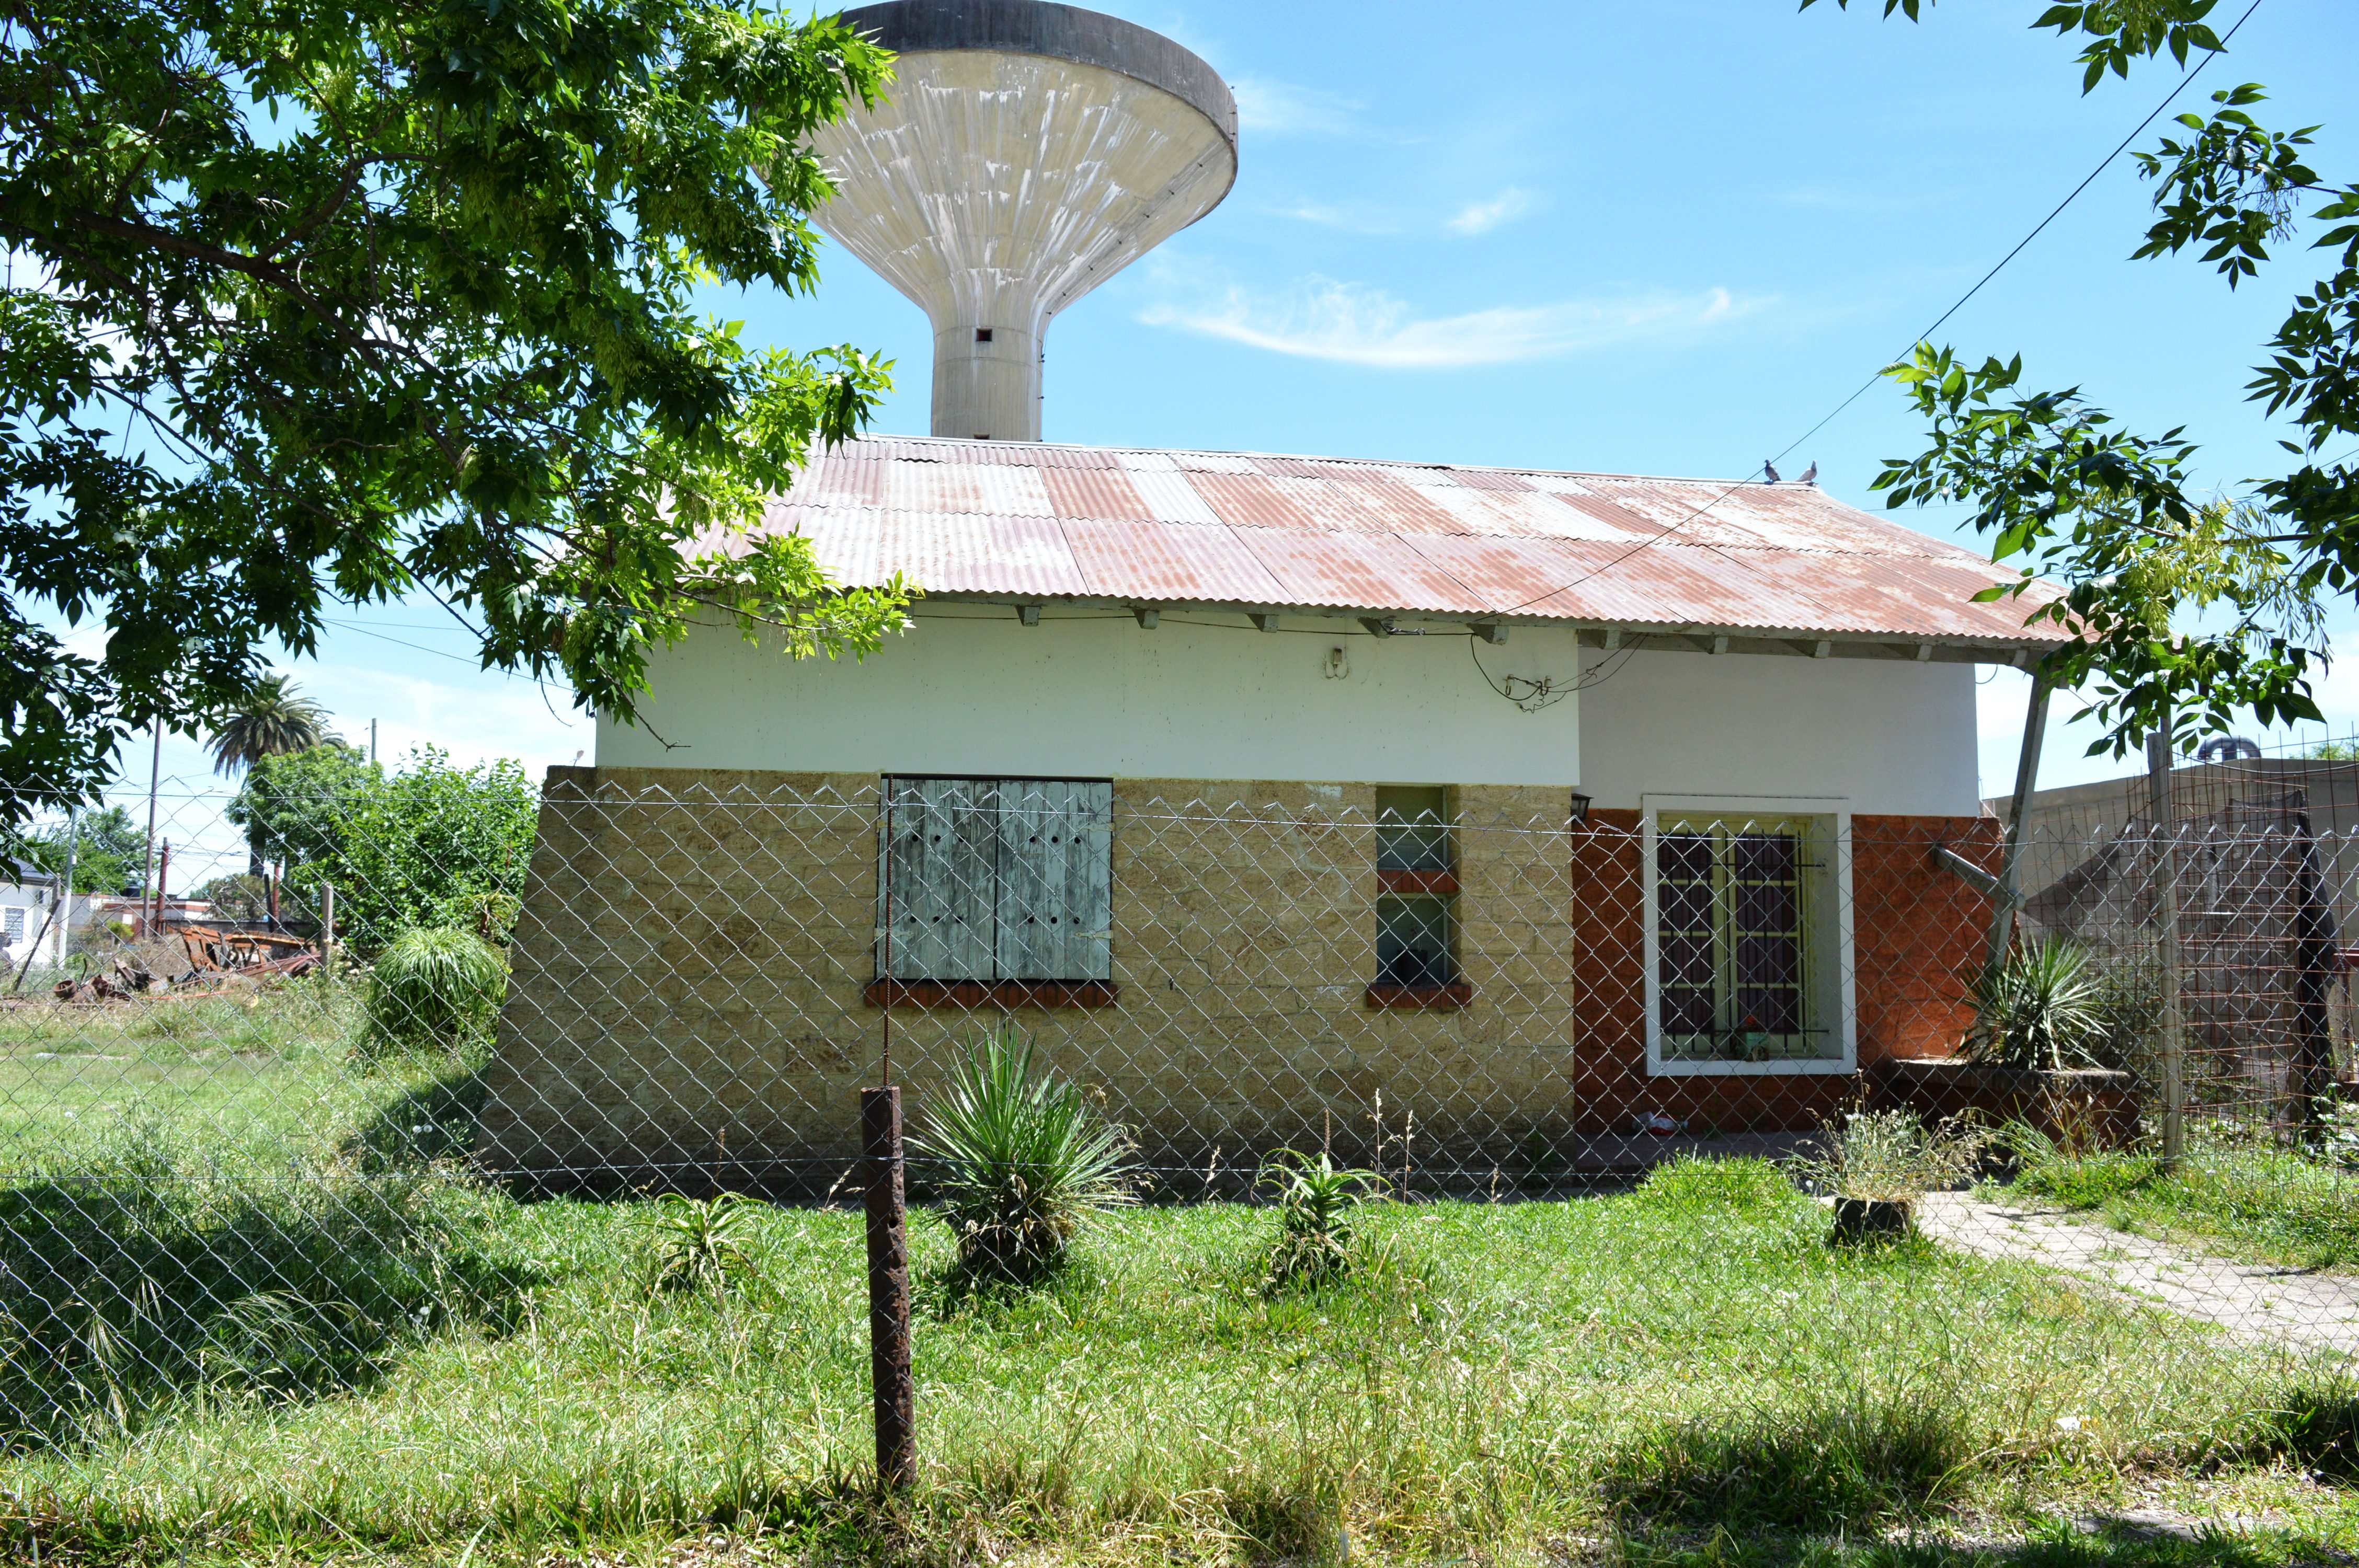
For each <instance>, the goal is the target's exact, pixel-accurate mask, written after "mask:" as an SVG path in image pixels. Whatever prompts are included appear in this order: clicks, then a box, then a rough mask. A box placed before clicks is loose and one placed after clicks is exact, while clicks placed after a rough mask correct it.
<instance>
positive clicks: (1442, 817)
mask: <svg viewBox="0 0 2359 1568" xmlns="http://www.w3.org/2000/svg"><path fill="white" fill-rule="evenodd" d="M1449 810H1450V806H1449V793H1448V792H1447V791H1445V790H1442V789H1440V788H1432V789H1427V788H1416V789H1380V790H1378V791H1376V870H1378V871H1448V870H1450V868H1451V859H1450V815H1449Z"/></svg>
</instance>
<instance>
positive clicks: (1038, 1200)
mask: <svg viewBox="0 0 2359 1568" xmlns="http://www.w3.org/2000/svg"><path fill="white" fill-rule="evenodd" d="M922 1127H923V1130H922V1131H920V1132H919V1134H918V1135H916V1136H914V1137H912V1138H911V1139H910V1140H909V1146H910V1149H911V1151H912V1152H915V1153H916V1154H917V1156H918V1158H919V1167H920V1171H921V1173H923V1174H924V1175H925V1177H926V1178H927V1179H928V1180H929V1181H930V1182H931V1183H932V1184H933V1187H934V1191H935V1193H936V1195H937V1198H938V1201H939V1203H940V1209H941V1215H942V1218H943V1219H944V1220H945V1221H947V1222H948V1223H949V1225H950V1227H951V1235H952V1236H953V1237H954V1238H956V1240H957V1244H958V1267H959V1269H960V1270H961V1271H962V1272H963V1273H965V1274H966V1275H968V1276H969V1277H971V1278H975V1279H993V1280H1003V1281H1014V1282H1017V1283H1022V1282H1025V1281H1031V1280H1035V1279H1038V1278H1039V1277H1040V1276H1041V1275H1043V1274H1045V1273H1047V1272H1049V1271H1051V1270H1053V1269H1054V1268H1056V1266H1057V1265H1058V1264H1059V1263H1060V1262H1061V1261H1063V1260H1064V1257H1065V1253H1066V1249H1068V1248H1069V1247H1070V1246H1071V1244H1072V1240H1073V1238H1074V1237H1075V1236H1076V1235H1078V1234H1079V1233H1080V1231H1081V1229H1082V1227H1083V1226H1085V1225H1087V1224H1088V1223H1089V1221H1090V1219H1091V1218H1092V1217H1093V1216H1095V1215H1097V1214H1099V1213H1101V1212H1102V1211H1103V1210H1105V1209H1108V1208H1113V1207H1115V1206H1119V1205H1122V1204H1127V1203H1132V1202H1135V1201H1136V1191H1135V1190H1134V1187H1133V1184H1132V1178H1131V1141H1130V1137H1129V1134H1128V1133H1127V1132H1125V1130H1124V1129H1123V1128H1122V1127H1121V1126H1120V1125H1119V1124H1117V1123H1115V1122H1114V1121H1112V1120H1109V1119H1107V1118H1106V1117H1105V1116H1104V1115H1103V1114H1102V1113H1100V1112H1099V1111H1098V1109H1097V1108H1095V1107H1093V1106H1092V1105H1091V1104H1090V1103H1089V1101H1088V1099H1087V1098H1085V1097H1084V1096H1083V1095H1082V1089H1081V1087H1080V1086H1079V1085H1077V1084H1073V1083H1070V1082H1067V1081H1065V1080H1063V1079H1060V1078H1059V1077H1058V1076H1056V1075H1055V1074H1053V1073H1050V1072H1046V1071H1043V1072H1040V1073H1038V1074H1036V1073H1034V1071H1033V1068H1032V1043H1031V1042H1030V1041H1029V1040H1027V1039H1026V1038H1025V1037H1024V1035H1023V1034H1022V1033H1021V1032H1019V1031H1018V1030H1016V1028H1015V1027H1014V1026H1013V1025H1009V1026H1006V1027H1003V1028H999V1029H995V1030H993V1031H992V1032H991V1033H987V1034H984V1035H983V1036H981V1037H980V1038H978V1039H975V1040H973V1041H971V1042H970V1043H969V1044H968V1045H967V1047H966V1050H965V1052H964V1053H963V1056H962V1060H961V1062H960V1064H959V1065H958V1066H956V1067H955V1068H953V1069H952V1070H951V1076H950V1081H949V1082H948V1083H947V1084H945V1085H944V1086H943V1087H942V1089H941V1091H940V1094H939V1096H938V1097H937V1098H935V1099H933V1100H932V1101H930V1102H929V1104H928V1105H927V1107H926V1108H925V1114H924V1119H923V1123H922Z"/></svg>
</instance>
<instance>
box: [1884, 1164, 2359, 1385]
mask: <svg viewBox="0 0 2359 1568" xmlns="http://www.w3.org/2000/svg"><path fill="white" fill-rule="evenodd" d="M1917 1226H1918V1228H1919V1229H1920V1230H1922V1231H1923V1232H1924V1233H1925V1234H1926V1235H1927V1236H1929V1237H1930V1238H1933V1239H1934V1240H1936V1241H1939V1242H1941V1243H1942V1244H1944V1245H1946V1246H1950V1247H1955V1248H1959V1249H1962V1250H1964V1251H1968V1252H1977V1253H1980V1254H1982V1255H1983V1256H1984V1257H1986V1258H2016V1259H2020V1260H2024V1261H2026V1262H2031V1263H2040V1264H2044V1265H2046V1266H2047V1267H2049V1268H2051V1269H2056V1270H2059V1271H2062V1272H2064V1273H2068V1274H2072V1275H2075V1276H2077V1277H2079V1278H2081V1279H2082V1280H2086V1281H2090V1282H2091V1283H2093V1284H2096V1285H2099V1286H2103V1287H2104V1288H2106V1289H2109V1290H2112V1291H2115V1292H2119V1293H2121V1294H2123V1295H2126V1296H2130V1297H2133V1298H2135V1299H2136V1300H2138V1301H2143V1302H2150V1303H2154V1304H2155V1305H2157V1306H2161V1307H2167V1308H2169V1310H2170V1311H2172V1312H2175V1313H2179V1314H2181V1315H2183V1316H2187V1317H2194V1318H2201V1319H2203V1320H2205V1321H2206V1322H2210V1323H2216V1324H2219V1325H2222V1326H2223V1327H2224V1328H2227V1329H2229V1330H2231V1331H2233V1332H2234V1333H2237V1334H2242V1335H2247V1336H2254V1337H2259V1338H2270V1339H2279V1340H2287V1341H2290V1342H2292V1343H2295V1344H2299V1345H2305V1346H2321V1347H2322V1348H2326V1349H2331V1350H2338V1351H2341V1352H2343V1354H2345V1355H2354V1354H2359V1275H2352V1274H2329V1273H2320V1272H2315V1271H2307V1270H2299V1269H2285V1268H2279V1267H2277V1266H2275V1265H2271V1264H2266V1263H2236V1262H2231V1261H2229V1260H2226V1259H2223V1258H2212V1257H2207V1256H2205V1255H2204V1254H2202V1253H2200V1252H2191V1251H2189V1250H2187V1249H2183V1248H2179V1247H2174V1246H2171V1245H2169V1243H2167V1242H2162V1241H2157V1240H2155V1239H2153V1238H2150V1237H2145V1236H2132V1235H2129V1234H2127V1233H2125V1232H2124V1231H2119V1230H2114V1229H2112V1228H2110V1227H2107V1226H2106V1225H2105V1224H2104V1222H2103V1220H2101V1219H2098V1218H2096V1217H2074V1216H2072V1215H2071V1214H2069V1213H2067V1212H2065V1211H2062V1210H2058V1209H2047V1208H2038V1207H2034V1206H2028V1205H2023V1204H2016V1203H1988V1202H1984V1200H1982V1199H1980V1198H1977V1197H1976V1196H1974V1195H1973V1194H1972V1193H1928V1194H1926V1195H1924V1196H1923V1197H1922V1198H1920V1199H1919V1200H1918V1205H1917Z"/></svg>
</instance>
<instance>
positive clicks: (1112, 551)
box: [1065, 521, 1285, 604]
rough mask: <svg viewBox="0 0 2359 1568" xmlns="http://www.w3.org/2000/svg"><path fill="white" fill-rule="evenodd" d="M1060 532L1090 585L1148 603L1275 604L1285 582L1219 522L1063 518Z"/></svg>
mask: <svg viewBox="0 0 2359 1568" xmlns="http://www.w3.org/2000/svg"><path fill="white" fill-rule="evenodd" d="M1065 537H1066V539H1067V540H1068V541H1069V542H1070V543H1071V546H1072V551H1073V558H1074V560H1075V561H1076V562H1077V563H1078V564H1079V565H1080V568H1081V571H1082V577H1083V578H1084V579H1087V580H1088V582H1089V584H1090V588H1091V591H1092V592H1093V593H1096V594H1100V595H1102V596H1103V597H1104V598H1107V599H1120V600H1139V601H1144V602H1146V603H1149V604H1156V603H1165V604H1168V603H1170V602H1172V601H1174V600H1179V601H1183V602H1184V601H1195V602H1205V601H1216V602H1217V601H1226V602H1230V603H1236V602H1243V603H1246V604H1277V603H1280V602H1282V601H1283V600H1284V597H1285V588H1284V586H1283V585H1282V584H1280V583H1279V582H1278V580H1277V579H1276V578H1274V577H1272V576H1271V575H1270V574H1269V571H1268V569H1267V568H1265V567H1264V566H1263V565H1262V564H1261V562H1260V561H1259V560H1257V559H1256V558H1255V556H1254V554H1253V552H1252V551H1251V550H1250V549H1248V548H1246V546H1245V545H1244V544H1242V543H1240V542H1239V541H1238V539H1237V536H1236V535H1234V533H1232V532H1230V530H1229V529H1227V528H1226V527H1223V525H1221V524H1217V523H1215V524H1210V525H1207V524H1201V523H1179V524H1162V523H1105V522H1094V521H1091V522H1070V523H1067V524H1065Z"/></svg>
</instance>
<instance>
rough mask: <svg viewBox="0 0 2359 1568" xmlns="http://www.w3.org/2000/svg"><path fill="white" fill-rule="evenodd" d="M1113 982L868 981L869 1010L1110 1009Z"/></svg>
mask: <svg viewBox="0 0 2359 1568" xmlns="http://www.w3.org/2000/svg"><path fill="white" fill-rule="evenodd" d="M1119 994H1120V988H1119V987H1117V986H1116V985H1115V984H1114V982H1113V981H1112V980H871V981H869V982H868V989H867V990H866V991H865V992H864V994H863V1000H865V1001H866V1002H867V1003H868V1005H869V1006H871V1007H954V1008H979V1007H1040V1008H1053V1007H1112V1006H1113V1005H1114V1000H1115V998H1116V997H1117V996H1118V995H1119Z"/></svg>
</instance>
